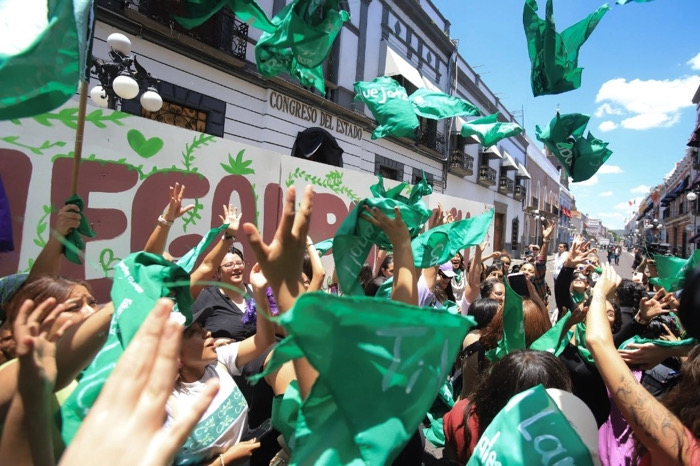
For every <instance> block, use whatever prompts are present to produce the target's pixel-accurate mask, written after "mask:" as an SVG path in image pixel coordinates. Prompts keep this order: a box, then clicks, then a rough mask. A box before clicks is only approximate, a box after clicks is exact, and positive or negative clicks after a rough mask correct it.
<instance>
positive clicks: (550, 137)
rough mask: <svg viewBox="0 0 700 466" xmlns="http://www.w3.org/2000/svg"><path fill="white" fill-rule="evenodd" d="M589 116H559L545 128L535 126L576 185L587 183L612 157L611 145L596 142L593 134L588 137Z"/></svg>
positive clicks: (573, 114) (576, 114) (537, 134)
mask: <svg viewBox="0 0 700 466" xmlns="http://www.w3.org/2000/svg"><path fill="white" fill-rule="evenodd" d="M589 119H590V117H589V116H588V115H582V114H580V113H571V114H568V115H560V114H559V113H557V115H556V116H555V117H554V118H553V119H552V121H550V122H549V125H547V126H546V127H544V128H540V127H539V126H536V127H535V136H536V137H537V139H538V140H539V141H542V142H543V143H544V144H545V145H546V146H547V148H548V149H549V150H550V151H551V152H552V154H553V155H554V156H555V157H556V158H557V160H559V161H560V162H561V164H562V166H563V167H564V169H565V170H566V172H567V173H568V174H569V176H570V177H571V178H573V180H574V182H579V181H586V180H587V179H589V178H590V177H592V176H593V175H595V173H596V172H597V171H598V169H599V168H600V167H601V165H603V164H604V163H605V162H606V161H607V160H608V159H609V158H610V156H611V155H612V151H611V150H610V149H608V148H607V146H608V143H607V142H603V141H601V140H599V139H596V138H595V137H594V136H593V135H592V134H591V133H590V131H589V132H588V135H587V136H586V137H585V138H584V137H583V132H584V131H585V129H586V125H587V124H588V120H589Z"/></svg>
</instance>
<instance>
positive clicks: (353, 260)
mask: <svg viewBox="0 0 700 466" xmlns="http://www.w3.org/2000/svg"><path fill="white" fill-rule="evenodd" d="M399 187H401V188H403V185H399V186H397V188H399ZM397 188H394V189H391V190H389V191H386V190H385V188H384V180H383V179H382V177H381V176H380V177H379V182H378V183H377V184H376V185H374V186H372V188H371V190H372V193H373V194H374V196H375V197H370V198H366V199H363V200H362V201H361V202H360V203H359V204H358V205H357V206H356V207H355V208H354V209H353V210H352V212H350V214H349V215H348V216H347V217H345V220H343V223H341V224H340V226H339V227H338V230H337V231H336V234H335V237H334V238H333V260H334V262H335V268H336V272H337V274H338V281H339V282H340V288H341V289H342V290H343V293H344V294H346V295H363V294H364V292H363V290H362V286H361V285H360V282H359V281H358V280H357V276H358V274H359V273H360V269H361V268H362V264H364V263H365V260H366V259H367V256H368V255H369V251H370V250H371V249H372V246H373V245H375V244H376V245H377V246H379V247H380V248H383V249H391V241H389V238H387V237H386V234H384V232H383V231H382V230H381V229H380V228H379V227H376V226H374V225H372V224H371V223H370V222H368V221H367V220H365V219H364V218H363V216H362V214H363V212H364V206H368V207H369V208H373V207H376V208H377V209H379V210H380V211H382V212H383V213H384V214H385V215H387V216H388V217H391V218H394V207H399V210H400V212H401V218H402V219H403V221H404V223H405V224H406V227H407V228H408V232H409V234H410V236H411V238H415V237H416V236H418V234H419V233H420V231H421V229H422V228H423V224H425V222H427V221H428V219H430V216H431V215H432V211H431V210H430V209H428V208H427V207H426V206H425V204H424V203H423V201H422V200H421V198H422V197H423V196H425V195H428V194H430V193H432V191H433V190H432V188H431V187H430V185H429V184H428V182H427V180H426V179H425V177H423V179H421V181H420V182H418V184H416V185H415V186H414V187H413V189H412V190H411V194H410V196H409V197H405V196H403V195H401V189H397Z"/></svg>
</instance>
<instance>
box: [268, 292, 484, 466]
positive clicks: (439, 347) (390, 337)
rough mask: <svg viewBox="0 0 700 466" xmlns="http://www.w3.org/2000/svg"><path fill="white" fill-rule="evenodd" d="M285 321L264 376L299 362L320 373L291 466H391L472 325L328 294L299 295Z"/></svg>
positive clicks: (301, 419) (299, 425) (303, 410)
mask: <svg viewBox="0 0 700 466" xmlns="http://www.w3.org/2000/svg"><path fill="white" fill-rule="evenodd" d="M278 323H279V324H281V325H282V326H283V327H284V328H285V330H286V331H287V333H288V335H289V336H288V337H287V338H286V339H285V340H283V341H282V342H281V343H280V344H279V345H278V346H277V347H276V348H275V352H274V353H273V356H272V359H271V360H270V362H269V363H268V366H267V368H266V369H265V372H264V373H269V372H272V371H274V370H276V368H278V367H279V366H280V365H281V364H283V363H284V362H286V361H287V360H289V359H293V358H296V357H301V356H303V357H305V358H306V359H307V360H308V362H309V363H310V364H311V366H313V367H314V369H316V371H318V378H317V380H316V382H315V384H314V386H313V387H312V389H311V391H310V393H309V394H308V396H307V398H306V399H305V400H304V401H303V402H302V403H301V406H300V409H299V413H298V417H297V420H296V425H295V426H294V436H293V438H288V439H286V440H287V441H288V444H289V445H291V448H292V462H291V464H293V465H302V464H358V465H360V464H391V462H392V461H393V460H394V458H396V456H397V455H398V454H399V452H400V451H401V449H402V448H403V446H404V445H405V444H406V443H407V442H408V440H409V438H410V437H411V436H412V435H413V433H414V432H415V430H416V429H417V428H418V426H419V425H420V423H421V420H422V419H423V418H424V416H425V413H426V412H428V409H429V408H430V406H431V405H432V403H433V401H435V398H436V396H437V395H438V392H439V391H440V389H441V385H442V382H443V381H444V380H445V379H446V377H447V375H448V373H449V371H450V369H451V367H452V362H453V361H454V359H455V357H456V356H457V352H458V351H459V349H460V348H461V344H462V339H463V338H464V335H465V334H466V333H467V331H468V330H469V329H470V328H472V327H473V326H474V325H475V323H474V320H473V319H472V318H465V317H462V316H459V315H454V314H450V313H448V312H445V311H441V310H427V309H424V308H419V307H415V306H408V305H406V304H403V303H399V302H396V301H390V300H377V299H374V298H368V297H351V296H340V297H338V296H333V295H329V294H326V293H306V294H304V295H302V296H301V297H300V298H299V299H298V300H297V301H296V303H295V305H294V307H293V308H292V309H291V310H289V311H288V312H286V313H284V314H282V315H281V316H280V317H279V320H278ZM264 373H263V374H260V375H258V376H256V377H254V379H257V380H259V379H260V378H261V377H264ZM277 418H278V419H281V418H284V419H288V420H291V419H294V416H293V415H291V414H290V413H289V412H287V413H285V414H284V415H282V416H278V417H277ZM276 427H277V428H278V429H279V430H280V431H281V432H289V428H288V427H289V426H276Z"/></svg>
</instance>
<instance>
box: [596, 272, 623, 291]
mask: <svg viewBox="0 0 700 466" xmlns="http://www.w3.org/2000/svg"><path fill="white" fill-rule="evenodd" d="M621 281H622V278H620V276H619V275H618V274H617V272H615V269H614V268H613V267H612V266H611V265H610V264H603V273H602V274H600V278H598V281H597V282H596V284H595V288H594V289H593V292H594V293H601V294H602V295H603V296H606V297H607V296H611V295H612V294H613V293H614V292H615V290H616V289H617V287H618V286H619V285H620V282H621Z"/></svg>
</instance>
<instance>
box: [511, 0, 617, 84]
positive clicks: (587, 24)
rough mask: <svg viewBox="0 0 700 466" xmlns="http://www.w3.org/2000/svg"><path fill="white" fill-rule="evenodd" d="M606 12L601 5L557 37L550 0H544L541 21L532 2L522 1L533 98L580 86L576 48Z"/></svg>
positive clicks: (535, 3)
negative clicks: (544, 6) (544, 9)
mask: <svg viewBox="0 0 700 466" xmlns="http://www.w3.org/2000/svg"><path fill="white" fill-rule="evenodd" d="M609 9H610V7H609V6H608V5H607V4H605V5H603V6H601V7H600V8H598V9H597V10H596V11H595V12H594V13H592V14H591V15H589V16H588V17H587V18H584V19H583V20H581V21H579V22H578V23H576V24H574V25H573V26H570V27H569V28H567V29H566V30H564V31H563V32H562V33H561V34H558V33H557V31H556V29H555V27H554V15H553V10H554V8H553V7H552V0H547V7H546V12H545V19H541V18H540V17H539V16H537V1H536V0H525V8H524V10H523V24H524V26H525V36H526V37H527V50H528V54H529V56H530V62H531V64H532V68H531V72H530V80H531V81H532V93H533V95H534V96H535V97H537V96H538V95H544V94H560V93H562V92H567V91H571V90H573V89H578V88H579V87H581V73H582V72H583V68H579V67H578V53H579V49H580V48H581V46H582V45H583V43H584V42H586V39H588V36H590V35H591V33H592V32H593V30H594V29H595V27H596V26H597V25H598V22H599V21H600V20H601V19H602V18H603V16H604V15H605V13H606V12H607V11H608V10H609Z"/></svg>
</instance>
